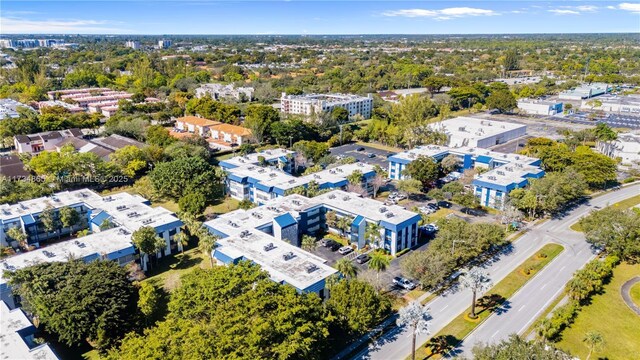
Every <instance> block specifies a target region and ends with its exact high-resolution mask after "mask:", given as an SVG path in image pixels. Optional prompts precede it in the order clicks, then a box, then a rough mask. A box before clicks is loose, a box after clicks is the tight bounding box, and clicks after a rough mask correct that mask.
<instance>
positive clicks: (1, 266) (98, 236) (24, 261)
mask: <svg viewBox="0 0 640 360" xmlns="http://www.w3.org/2000/svg"><path fill="white" fill-rule="evenodd" d="M118 251H124V252H127V251H130V252H131V253H133V244H132V243H131V231H129V230H127V229H123V228H121V227H118V228H113V229H109V230H104V231H100V232H96V233H93V234H90V235H87V236H84V237H81V238H78V239H76V240H67V241H63V242H59V243H55V244H51V245H47V246H43V247H41V248H38V249H35V250H31V251H27V252H24V253H20V254H16V255H13V256H9V257H7V258H5V259H2V260H0V284H5V283H7V279H5V278H4V277H2V275H3V274H4V272H5V271H15V270H18V269H23V268H26V267H29V266H31V265H35V264H40V263H48V262H65V261H68V260H69V259H70V258H75V259H83V258H86V257H89V256H92V255H95V257H96V258H99V257H101V256H102V254H105V255H106V254H111V253H115V252H118ZM124 255H127V254H126V253H123V256H124Z"/></svg>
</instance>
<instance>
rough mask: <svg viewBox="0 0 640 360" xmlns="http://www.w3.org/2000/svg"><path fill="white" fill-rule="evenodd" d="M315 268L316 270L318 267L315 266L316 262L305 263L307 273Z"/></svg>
mask: <svg viewBox="0 0 640 360" xmlns="http://www.w3.org/2000/svg"><path fill="white" fill-rule="evenodd" d="M316 270H318V267H317V266H316V264H309V265H307V274H310V273H312V272H314V271H316Z"/></svg>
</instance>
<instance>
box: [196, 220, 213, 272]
mask: <svg viewBox="0 0 640 360" xmlns="http://www.w3.org/2000/svg"><path fill="white" fill-rule="evenodd" d="M215 247H216V237H215V235H213V234H211V233H209V231H207V230H206V229H204V228H202V229H200V231H198V249H199V250H200V252H201V253H202V254H204V255H206V256H207V257H208V258H209V262H210V263H211V267H213V254H212V252H213V249H214V248H215Z"/></svg>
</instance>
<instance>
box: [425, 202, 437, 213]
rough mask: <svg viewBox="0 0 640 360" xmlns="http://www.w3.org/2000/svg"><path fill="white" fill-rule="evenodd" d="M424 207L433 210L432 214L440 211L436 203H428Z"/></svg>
mask: <svg viewBox="0 0 640 360" xmlns="http://www.w3.org/2000/svg"><path fill="white" fill-rule="evenodd" d="M425 206H426V207H428V208H429V209H431V210H433V211H434V212H435V211H438V210H440V207H439V206H438V204H436V203H428V204H427V205H425Z"/></svg>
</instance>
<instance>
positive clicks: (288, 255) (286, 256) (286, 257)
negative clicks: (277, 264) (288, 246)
mask: <svg viewBox="0 0 640 360" xmlns="http://www.w3.org/2000/svg"><path fill="white" fill-rule="evenodd" d="M294 257H296V255H295V254H294V253H293V252H291V251H289V252H288V253H284V254H282V259H283V260H284V261H288V260H291V259H293V258H294Z"/></svg>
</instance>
